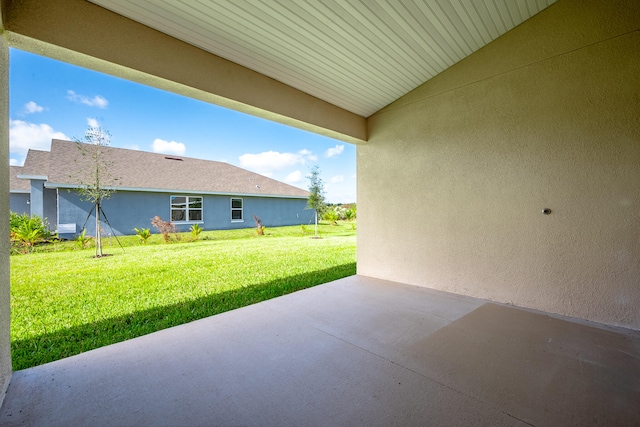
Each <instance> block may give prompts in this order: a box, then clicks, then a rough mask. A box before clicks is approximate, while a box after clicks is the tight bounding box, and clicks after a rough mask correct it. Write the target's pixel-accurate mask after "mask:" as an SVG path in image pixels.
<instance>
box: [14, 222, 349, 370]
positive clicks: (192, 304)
mask: <svg viewBox="0 0 640 427" xmlns="http://www.w3.org/2000/svg"><path fill="white" fill-rule="evenodd" d="M312 230H313V227H312V226H310V227H307V234H305V235H303V233H302V231H301V227H300V226H298V227H281V228H270V229H267V230H266V232H267V234H266V235H265V236H261V237H258V236H256V234H255V230H252V229H246V230H234V231H220V232H205V233H203V234H202V235H201V240H199V241H196V242H187V240H188V235H187V234H185V235H183V236H182V239H181V243H170V244H147V245H139V244H135V242H136V239H135V238H133V237H127V238H125V239H122V240H123V241H124V243H125V247H124V249H122V248H120V247H118V246H112V247H108V245H107V248H105V252H106V253H109V254H111V255H110V256H108V257H104V258H100V259H94V258H93V254H94V250H93V249H91V248H89V249H84V250H69V248H68V247H66V246H65V244H62V245H60V244H59V247H57V248H56V250H55V251H54V250H53V247H50V248H49V249H48V250H49V252H46V251H44V252H43V251H40V252H35V253H31V254H27V255H13V256H12V257H11V341H12V342H11V350H12V357H13V369H14V370H18V369H25V368H28V367H31V366H36V365H39V364H42V363H46V362H50V361H53V360H57V359H61V358H63V357H68V356H71V355H74V354H78V353H81V352H83V351H87V350H91V349H94V348H97V347H101V346H104V345H108V344H112V343H115V342H119V341H123V340H126V339H130V338H134V337H138V336H141V335H144V334H148V333H150V332H154V331H157V330H160V329H164V328H168V327H171V326H175V325H179V324H182V323H186V322H189V321H192V320H196V319H200V318H203V317H207V316H211V315H213V314H217V313H221V312H224V311H228V310H232V309H235V308H238V307H243V306H246V305H249V304H253V303H256V302H259V301H263V300H265V299H269V298H273V297H277V296H280V295H284V294H287V293H290V292H294V291H297V290H300V289H304V288H308V287H310V286H314V285H317V284H321V283H326V282H328V281H331V280H335V279H339V278H342V277H346V276H350V275H353V274H355V272H356V264H355V255H356V236H355V235H356V231H355V226H352V225H351V224H347V223H341V224H339V225H336V226H329V225H322V226H321V236H322V237H323V238H321V239H314V238H312V237H311V235H312ZM309 233H311V234H309ZM153 237H154V239H156V238H157V239H159V237H158V236H153ZM158 241H159V240H158ZM111 243H112V244H113V245H115V241H114V242H111ZM129 243H134V245H133V246H126V244H129Z"/></svg>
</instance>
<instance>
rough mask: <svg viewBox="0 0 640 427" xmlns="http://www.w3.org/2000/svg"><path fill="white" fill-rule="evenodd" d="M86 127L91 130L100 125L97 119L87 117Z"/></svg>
mask: <svg viewBox="0 0 640 427" xmlns="http://www.w3.org/2000/svg"><path fill="white" fill-rule="evenodd" d="M87 126H90V127H92V128H97V127H100V123H98V119H93V118H91V117H87Z"/></svg>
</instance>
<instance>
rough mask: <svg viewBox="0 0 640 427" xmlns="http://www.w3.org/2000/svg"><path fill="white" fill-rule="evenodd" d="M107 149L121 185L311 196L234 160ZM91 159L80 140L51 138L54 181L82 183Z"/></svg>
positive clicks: (111, 170)
mask: <svg viewBox="0 0 640 427" xmlns="http://www.w3.org/2000/svg"><path fill="white" fill-rule="evenodd" d="M83 145H84V144H83ZM88 147H89V148H90V146H88ZM102 149H103V158H104V161H105V163H106V164H107V165H109V172H108V174H107V175H109V178H111V179H112V181H111V183H110V184H107V185H110V186H114V187H116V188H123V189H139V190H147V191H149V190H151V191H163V190H164V191H188V192H202V193H220V194H238V195H256V196H280V197H300V198H304V197H307V196H308V195H309V193H308V192H307V191H305V190H302V189H300V188H297V187H294V186H291V185H288V184H285V183H283V182H280V181H276V180H274V179H271V178H267V177H266V176H264V175H260V174H257V173H254V172H250V171H247V170H245V169H242V168H239V167H236V166H233V165H230V164H228V163H223V162H215V161H210V160H200V159H194V158H190V157H182V156H172V155H165V154H158V153H149V152H145V151H137V150H127V149H124V148H114V147H102ZM86 163H87V160H85V158H84V157H83V155H82V152H81V150H80V149H78V143H76V142H70V141H63V140H57V139H54V140H53V141H52V142H51V154H50V166H49V174H48V176H49V179H48V181H49V185H52V186H58V187H70V186H75V185H78V183H79V182H80V181H83V179H82V175H81V174H82V173H83V170H86V168H85V167H82V166H80V165H83V164H86ZM84 181H85V182H87V180H86V179H85V180H84Z"/></svg>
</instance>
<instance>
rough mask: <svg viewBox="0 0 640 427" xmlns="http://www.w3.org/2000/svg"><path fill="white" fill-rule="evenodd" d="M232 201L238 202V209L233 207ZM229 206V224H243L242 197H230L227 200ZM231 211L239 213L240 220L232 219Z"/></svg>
mask: <svg viewBox="0 0 640 427" xmlns="http://www.w3.org/2000/svg"><path fill="white" fill-rule="evenodd" d="M234 200H240V207H239V208H234V207H233V201H234ZM229 206H230V208H231V211H230V215H231V222H244V200H243V199H242V197H231V198H230V199H229ZM233 211H240V219H233Z"/></svg>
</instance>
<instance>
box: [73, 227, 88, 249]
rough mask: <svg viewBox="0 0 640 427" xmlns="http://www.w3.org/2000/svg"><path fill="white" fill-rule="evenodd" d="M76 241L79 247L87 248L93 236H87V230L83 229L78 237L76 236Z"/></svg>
mask: <svg viewBox="0 0 640 427" xmlns="http://www.w3.org/2000/svg"><path fill="white" fill-rule="evenodd" d="M75 241H76V243H77V244H78V248H79V249H84V248H86V247H87V246H88V245H89V243H90V242H91V236H88V237H87V230H86V229H84V230H82V233H80V235H79V236H78V237H76V238H75Z"/></svg>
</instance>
